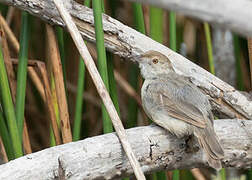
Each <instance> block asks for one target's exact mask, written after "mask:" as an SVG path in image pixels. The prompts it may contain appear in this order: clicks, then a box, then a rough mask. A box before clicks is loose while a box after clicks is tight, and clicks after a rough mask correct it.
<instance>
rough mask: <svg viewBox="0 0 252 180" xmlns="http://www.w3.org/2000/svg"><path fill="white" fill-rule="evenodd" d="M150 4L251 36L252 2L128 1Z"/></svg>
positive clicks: (199, 0) (213, 0)
mask: <svg viewBox="0 0 252 180" xmlns="http://www.w3.org/2000/svg"><path fill="white" fill-rule="evenodd" d="M130 1H133V2H140V3H144V4H150V5H154V6H157V7H160V8H162V9H168V10H173V11H176V12H179V13H182V14H184V15H187V16H191V17H193V18H197V19H200V20H202V21H206V22H209V23H212V24H214V25H218V26H221V27H223V28H225V29H231V30H233V31H235V32H237V33H239V34H242V35H244V36H252V25H251V24H249V23H248V21H249V19H251V18H252V14H251V9H252V2H251V1H250V0H232V3H230V1H229V0H204V1H201V0H190V1H178V0H130Z"/></svg>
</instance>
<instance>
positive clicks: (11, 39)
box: [0, 14, 20, 53]
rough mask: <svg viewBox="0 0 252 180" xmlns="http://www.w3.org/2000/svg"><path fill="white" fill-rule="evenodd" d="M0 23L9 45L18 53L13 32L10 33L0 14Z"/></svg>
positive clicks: (16, 41) (17, 45) (17, 44)
mask: <svg viewBox="0 0 252 180" xmlns="http://www.w3.org/2000/svg"><path fill="white" fill-rule="evenodd" d="M0 23H1V24H2V26H3V29H4V31H5V32H6V35H7V37H8V39H9V41H10V44H11V45H12V46H13V48H14V50H15V51H16V52H17V53H18V52H19V47H20V46H19V43H18V40H17V38H16V37H15V35H14V34H13V32H12V31H11V29H10V27H9V25H8V24H7V22H6V21H5V19H4V18H3V16H2V15H1V14H0Z"/></svg>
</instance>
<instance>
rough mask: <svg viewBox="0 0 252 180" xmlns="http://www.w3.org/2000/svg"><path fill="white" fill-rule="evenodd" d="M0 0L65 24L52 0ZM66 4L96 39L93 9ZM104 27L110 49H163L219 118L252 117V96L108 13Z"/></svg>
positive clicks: (124, 52)
mask: <svg viewBox="0 0 252 180" xmlns="http://www.w3.org/2000/svg"><path fill="white" fill-rule="evenodd" d="M0 2H3V3H7V4H9V5H14V6H16V7H18V8H21V9H24V10H26V11H28V12H30V13H31V14H33V15H36V16H39V17H40V18H41V19H44V20H46V21H48V22H50V23H52V24H54V25H61V26H65V25H64V23H63V21H62V19H61V18H60V16H59V14H58V12H57V10H56V7H55V6H54V4H53V2H52V1H51V0H44V1H40V0H16V1H12V0H0ZM64 4H65V7H66V8H67V10H68V11H69V12H70V13H71V15H72V17H73V18H74V20H75V23H76V24H77V26H78V28H79V30H80V32H81V33H82V35H83V37H84V38H85V39H87V40H89V41H92V42H94V41H95V32H94V20H93V13H92V10H91V9H89V8H87V7H85V6H83V5H80V4H78V3H76V2H74V1H73V0H65V1H64ZM103 28H104V36H105V37H104V38H105V45H106V47H107V48H108V49H109V50H110V51H112V52H114V53H116V54H118V55H119V56H121V57H125V58H127V57H132V56H134V55H138V54H140V53H143V52H145V51H147V50H151V49H152V50H156V51H159V52H162V53H163V54H165V55H167V56H168V57H169V58H170V59H171V61H172V62H173V65H174V67H175V69H176V71H177V72H178V73H180V74H183V75H185V76H190V77H192V81H193V83H194V84H196V85H197V86H199V87H200V88H201V89H202V90H203V91H204V92H205V93H206V94H208V95H209V96H210V97H211V98H210V100H211V102H212V107H213V110H214V111H215V112H216V114H217V115H218V116H219V117H230V118H235V117H237V118H243V119H252V103H251V98H250V97H249V96H245V95H244V94H241V93H240V92H239V91H237V90H235V89H234V88H233V87H232V86H230V85H228V84H227V83H225V82H223V81H221V80H220V79H218V78H217V77H215V76H213V75H212V74H210V73H209V72H207V71H206V70H204V69H203V68H201V67H199V66H197V65H196V64H194V63H192V62H191V61H189V60H187V59H186V58H184V57H183V56H181V55H179V54H177V53H176V52H173V51H172V50H170V49H169V48H167V47H165V46H163V45H161V44H159V43H158V42H156V41H154V40H152V39H150V38H148V37H147V36H145V35H143V34H141V33H139V32H137V31H135V30H134V29H132V28H129V27H128V26H126V25H124V24H122V23H120V22H119V21H117V20H115V19H113V18H111V17H109V16H107V15H104V16H103Z"/></svg>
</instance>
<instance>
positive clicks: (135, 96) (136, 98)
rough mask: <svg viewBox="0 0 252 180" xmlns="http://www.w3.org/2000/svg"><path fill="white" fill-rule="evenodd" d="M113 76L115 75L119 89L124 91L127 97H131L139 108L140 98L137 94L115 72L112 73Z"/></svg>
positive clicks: (140, 104)
mask: <svg viewBox="0 0 252 180" xmlns="http://www.w3.org/2000/svg"><path fill="white" fill-rule="evenodd" d="M114 74H115V79H116V82H117V83H118V84H119V86H121V88H122V89H123V90H125V92H126V93H127V94H128V95H129V96H131V97H133V98H134V99H135V101H136V102H137V104H138V105H139V106H140V107H141V106H142V102H141V98H140V96H139V95H138V94H137V92H136V91H135V90H134V89H133V88H132V87H131V85H130V84H129V83H128V82H127V81H126V80H125V79H124V78H123V77H122V76H121V75H120V74H119V73H118V72H117V71H114Z"/></svg>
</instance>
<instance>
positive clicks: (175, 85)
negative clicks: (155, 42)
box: [137, 51, 224, 170]
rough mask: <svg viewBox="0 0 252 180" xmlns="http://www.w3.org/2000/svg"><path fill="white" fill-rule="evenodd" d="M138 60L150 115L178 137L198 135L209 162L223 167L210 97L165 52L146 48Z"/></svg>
mask: <svg viewBox="0 0 252 180" xmlns="http://www.w3.org/2000/svg"><path fill="white" fill-rule="evenodd" d="M137 61H138V63H139V66H140V69H141V74H142V76H143V78H144V79H145V81H144V84H143V87H142V90H141V96H142V103H143V107H144V110H145V112H146V113H147V115H148V117H149V118H150V119H152V120H153V121H154V122H155V123H156V124H158V125H159V126H161V127H163V128H165V129H167V130H168V131H170V132H171V133H173V134H175V135H176V136H177V137H183V136H189V135H194V136H196V138H197V140H198V142H199V144H200V146H201V147H202V148H203V149H204V151H205V154H206V157H207V161H208V164H209V165H210V166H211V167H213V168H215V169H216V170H219V169H221V161H220V159H221V158H223V156H224V151H223V149H222V147H221V145H220V143H219V141H218V137H217V135H216V133H215V131H214V128H213V119H214V118H213V114H212V112H211V106H210V103H209V101H208V98H207V97H206V96H205V95H204V94H203V93H202V92H201V91H200V90H199V89H198V88H197V87H196V86H195V85H194V84H192V83H191V82H190V81H188V80H187V79H186V77H184V76H181V75H178V74H176V73H175V71H174V69H173V67H172V64H171V61H170V60H169V59H168V58H167V57H166V56H165V55H163V54H161V53H159V52H157V51H147V52H146V53H144V54H143V55H141V56H140V57H139V58H138V60H137Z"/></svg>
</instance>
